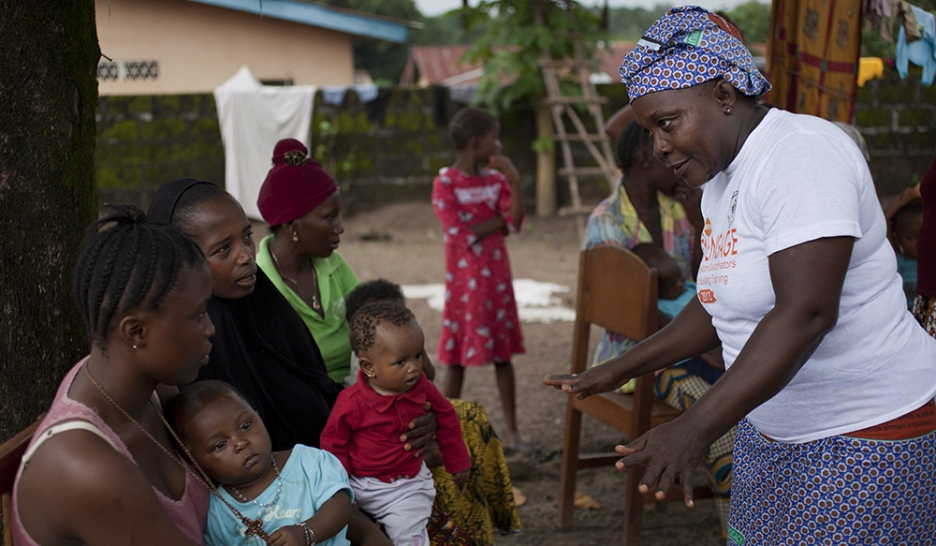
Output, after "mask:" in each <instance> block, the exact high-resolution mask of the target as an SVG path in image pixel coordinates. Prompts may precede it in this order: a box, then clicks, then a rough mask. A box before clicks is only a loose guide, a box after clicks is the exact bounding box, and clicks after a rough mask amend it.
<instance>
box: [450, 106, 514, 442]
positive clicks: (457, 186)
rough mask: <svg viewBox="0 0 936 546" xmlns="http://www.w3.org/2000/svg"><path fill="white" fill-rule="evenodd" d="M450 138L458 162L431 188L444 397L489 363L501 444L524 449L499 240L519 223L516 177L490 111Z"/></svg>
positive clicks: (508, 290)
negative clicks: (440, 257) (440, 287)
mask: <svg viewBox="0 0 936 546" xmlns="http://www.w3.org/2000/svg"><path fill="white" fill-rule="evenodd" d="M449 135H450V136H451V137H452V140H453V141H454V143H455V149H456V151H457V153H458V157H457V159H456V160H455V163H454V164H453V165H452V166H451V167H446V168H444V169H442V170H441V171H439V176H437V177H436V179H435V182H434V183H433V189H432V205H433V207H434V209H435V212H436V215H437V216H438V217H439V221H440V222H442V229H443V231H444V234H445V311H444V313H443V321H442V334H441V336H440V337H439V349H438V354H439V362H441V363H442V364H444V365H445V366H446V370H447V371H446V375H445V388H444V391H443V393H444V394H445V396H446V397H447V398H458V397H459V396H460V395H461V388H462V383H463V381H464V377H465V367H466V366H483V365H486V364H490V363H493V364H494V369H495V371H496V374H497V388H498V391H499V392H500V398H501V406H502V407H503V410H504V420H505V422H506V431H505V433H504V445H505V447H507V448H513V449H517V448H520V447H521V446H522V444H521V442H520V434H519V432H518V431H517V410H516V394H515V390H516V387H515V381H514V371H513V365H512V364H511V359H512V357H513V355H515V354H521V353H524V352H525V351H526V350H525V348H524V344H523V334H522V333H521V331H520V320H519V319H518V317H517V303H516V301H515V300H514V293H513V285H512V276H511V273H510V260H509V259H508V257H507V247H506V245H505V244H504V237H505V236H506V235H507V234H508V233H511V232H516V231H517V230H519V229H520V227H521V226H522V224H523V218H524V208H523V199H522V196H521V195H520V173H519V172H517V168H516V167H514V165H513V162H511V161H510V159H509V158H508V157H506V156H503V155H501V154H500V149H501V144H500V124H499V123H498V121H497V118H495V117H494V116H492V115H491V114H490V113H488V112H487V111H485V110H482V109H480V108H465V109H463V110H461V111H459V112H458V113H457V114H455V117H453V118H452V122H451V123H450V125H449ZM515 194H516V198H514V195H515Z"/></svg>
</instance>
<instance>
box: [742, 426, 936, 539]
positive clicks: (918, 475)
mask: <svg viewBox="0 0 936 546" xmlns="http://www.w3.org/2000/svg"><path fill="white" fill-rule="evenodd" d="M728 539H729V540H728V544H729V545H741V544H743V545H744V546H757V545H768V546H776V545H781V544H789V545H797V546H798V545H800V544H833V545H839V544H862V545H868V546H871V545H874V546H877V545H883V544H893V545H898V544H899V545H901V546H923V545H934V544H936V431H934V432H930V433H928V434H925V435H923V436H920V437H917V438H911V439H908V440H892V441H885V440H865V439H861V438H854V437H849V436H832V437H829V438H823V439H821V440H814V441H812V442H806V443H802V444H787V443H782V442H774V441H771V440H768V439H767V438H765V437H764V436H762V435H761V434H760V433H759V432H758V431H757V430H756V429H755V428H754V426H753V425H751V424H750V423H749V422H748V421H747V419H745V420H744V421H742V422H741V423H740V424H739V425H738V433H737V440H736V441H735V450H734V483H733V485H732V491H731V527H730V528H729V530H728Z"/></svg>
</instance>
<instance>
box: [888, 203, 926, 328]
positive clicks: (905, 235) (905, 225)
mask: <svg viewBox="0 0 936 546" xmlns="http://www.w3.org/2000/svg"><path fill="white" fill-rule="evenodd" d="M884 216H885V217H886V218H887V228H888V229H887V235H888V238H890V241H891V244H892V245H894V250H895V251H896V252H897V272H898V273H900V278H901V279H902V280H903V289H904V294H906V295H907V308H908V309H910V310H913V301H914V299H916V287H917V242H916V240H917V234H918V233H919V232H920V226H922V225H923V203H921V202H920V187H919V185H917V186H915V187H913V188H907V189H906V190H904V191H903V192H901V194H900V196H899V197H898V198H897V200H896V201H895V202H894V203H893V204H891V205H890V206H889V207H887V209H886V210H885V211H884Z"/></svg>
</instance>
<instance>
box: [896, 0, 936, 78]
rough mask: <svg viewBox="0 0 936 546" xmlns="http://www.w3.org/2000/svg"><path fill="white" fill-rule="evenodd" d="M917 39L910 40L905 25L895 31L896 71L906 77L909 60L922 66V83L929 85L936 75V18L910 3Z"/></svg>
mask: <svg viewBox="0 0 936 546" xmlns="http://www.w3.org/2000/svg"><path fill="white" fill-rule="evenodd" d="M910 9H911V11H912V13H913V17H914V22H915V24H916V29H917V30H918V32H919V36H920V38H919V39H918V40H915V41H913V40H910V38H909V30H908V29H907V25H906V24H904V25H901V27H900V30H899V31H898V33H897V63H896V64H897V73H898V74H900V77H901V78H904V79H905V78H906V77H907V69H908V65H909V63H910V62H913V64H916V65H919V66H922V67H923V77H922V81H923V85H925V86H927V87H929V86H930V85H932V84H933V78H934V76H936V19H934V17H933V14H932V13H930V12H928V11H926V10H924V9H921V8H918V7H916V6H913V5H911V6H910Z"/></svg>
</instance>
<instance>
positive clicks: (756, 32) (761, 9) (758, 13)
mask: <svg viewBox="0 0 936 546" xmlns="http://www.w3.org/2000/svg"><path fill="white" fill-rule="evenodd" d="M724 14H725V15H727V16H728V19H730V20H731V22H732V23H734V24H735V26H736V27H738V29H740V30H741V34H743V35H744V41H745V42H747V43H748V44H753V43H761V44H763V43H766V42H767V36H768V35H769V34H770V4H769V3H766V4H765V3H762V2H759V1H758V0H748V1H747V2H745V3H744V4H738V5H737V6H735V7H733V8H732V9H730V10H728V11H725V12H724Z"/></svg>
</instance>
